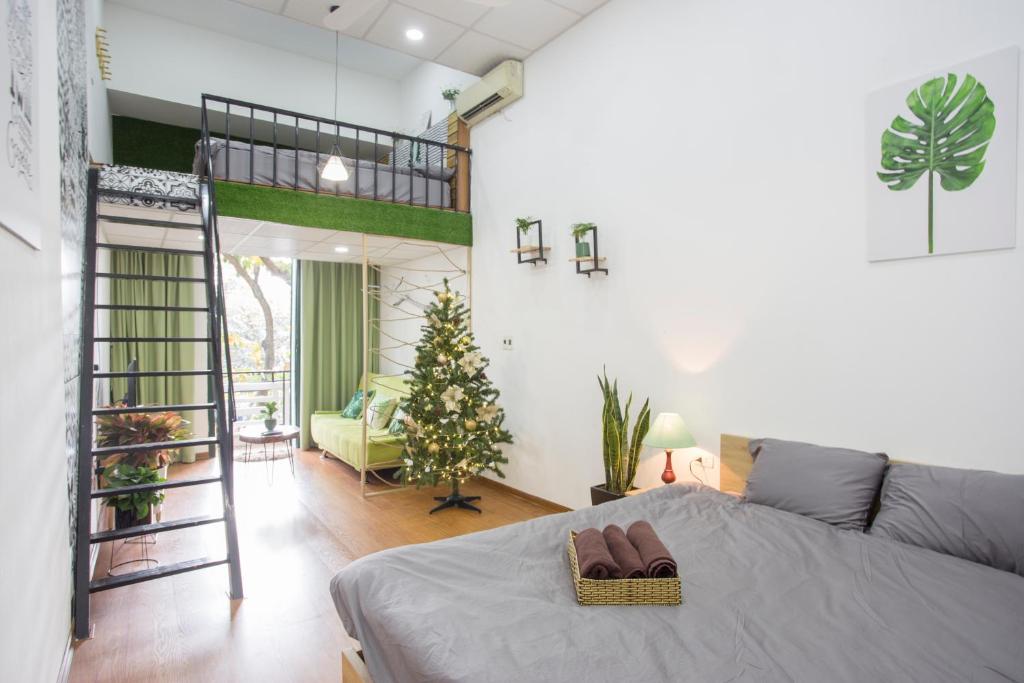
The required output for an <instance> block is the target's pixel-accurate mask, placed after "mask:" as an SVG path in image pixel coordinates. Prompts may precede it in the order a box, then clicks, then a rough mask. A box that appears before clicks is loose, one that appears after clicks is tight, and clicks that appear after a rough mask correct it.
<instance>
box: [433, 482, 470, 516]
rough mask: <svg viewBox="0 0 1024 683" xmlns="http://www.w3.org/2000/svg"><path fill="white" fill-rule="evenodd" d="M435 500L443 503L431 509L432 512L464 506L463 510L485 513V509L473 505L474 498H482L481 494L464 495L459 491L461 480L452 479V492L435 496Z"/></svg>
mask: <svg viewBox="0 0 1024 683" xmlns="http://www.w3.org/2000/svg"><path fill="white" fill-rule="evenodd" d="M434 500H437V501H440V502H441V504H440V505H438V506H437V507H435V508H434V509H433V510H431V511H430V514H434V513H435V512H437V511H438V510H447V509H448V508H462V509H463V510H476V511H477V512H479V513H481V514H483V510H481V509H480V508H478V507H477V506H475V505H471V503H472V502H473V501H474V500H480V496H464V495H462V494H461V493H459V480H458V479H455V480H454V481H452V492H451V493H449V494H448V495H447V496H434Z"/></svg>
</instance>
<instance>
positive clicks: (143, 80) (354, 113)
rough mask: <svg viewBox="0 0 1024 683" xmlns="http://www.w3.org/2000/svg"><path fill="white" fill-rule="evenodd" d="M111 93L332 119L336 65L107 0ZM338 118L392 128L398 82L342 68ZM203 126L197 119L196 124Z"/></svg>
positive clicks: (106, 13)
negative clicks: (223, 102) (223, 101)
mask: <svg viewBox="0 0 1024 683" xmlns="http://www.w3.org/2000/svg"><path fill="white" fill-rule="evenodd" d="M104 21H105V22H106V25H107V28H108V31H109V35H110V44H111V48H110V49H111V53H112V55H113V67H112V71H113V79H112V80H111V81H110V82H109V86H110V88H111V89H114V90H120V91H125V92H129V93H134V94H137V95H143V96H146V97H152V98H156V99H159V100H166V101H170V102H175V103H179V104H187V105H191V106H196V107H198V106H199V104H200V96H201V95H202V94H203V93H208V94H213V95H223V96H226V97H232V98H236V99H240V100H246V101H249V102H255V103H256V104H263V105H269V106H273V107H280V108H284V109H290V110H292V111H298V112H301V113H303V114H311V115H316V116H326V117H333V116H334V110H333V96H334V85H333V82H334V64H333V63H328V62H322V61H319V60H316V59H311V58H310V57H306V56H302V55H298V54H295V53H292V52H286V51H283V50H278V49H275V48H271V47H267V46H265V45H259V44H256V43H251V42H247V41H244V40H240V39H238V38H235V37H232V36H228V35H225V34H222V33H215V32H213V31H208V30H206V29H202V28H199V27H196V26H192V25H189V24H183V23H179V22H176V21H173V20H171V19H167V18H164V17H160V16H157V15H154V14H149V13H145V12H139V11H137V10H134V9H131V8H129V7H125V6H124V5H119V4H117V3H112V2H109V3H107V4H106V5H105V16H104ZM338 82H339V94H338V118H339V119H340V120H343V121H347V122H350V123H357V124H362V125H367V126H373V127H377V128H384V129H386V130H391V129H393V128H394V127H396V126H397V125H398V122H399V118H400V117H399V86H398V83H397V82H396V81H392V80H388V79H385V78H380V77H377V76H371V75H369V74H365V73H362V72H359V71H353V70H351V69H346V68H344V67H342V68H341V70H340V75H339V81H338ZM196 125H198V121H197V122H196Z"/></svg>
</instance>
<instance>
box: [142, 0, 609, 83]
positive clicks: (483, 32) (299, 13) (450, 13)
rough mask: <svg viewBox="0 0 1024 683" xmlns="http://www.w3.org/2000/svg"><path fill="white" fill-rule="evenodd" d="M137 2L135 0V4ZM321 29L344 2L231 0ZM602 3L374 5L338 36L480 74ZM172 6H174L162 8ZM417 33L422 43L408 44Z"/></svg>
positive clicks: (461, 0)
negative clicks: (417, 31)
mask: <svg viewBox="0 0 1024 683" xmlns="http://www.w3.org/2000/svg"><path fill="white" fill-rule="evenodd" d="M135 1H138V0H135ZM234 1H235V2H238V3H240V4H243V5H247V6H249V7H254V8H256V9H260V10H263V11H264V12H272V13H274V14H279V15H281V16H284V17H288V18H290V19H296V20H298V21H301V22H305V23H306V24H309V25H312V26H317V27H323V19H324V17H325V16H326V15H327V14H328V12H329V7H330V6H331V5H332V4H333V5H343V4H344V2H345V1H346V0H334V1H333V2H331V0H234ZM606 2H607V0H505V3H506V4H504V6H501V7H490V6H489V5H490V4H501V3H494V2H486V1H485V0H476V1H474V0H376V2H374V3H372V6H371V8H370V9H369V11H367V12H366V13H365V14H364V15H363V16H362V17H361V18H360V19H358V20H357V21H356V22H355V23H354V24H353V25H351V26H350V27H349V28H348V29H347V30H346V31H345V33H344V35H347V36H349V37H351V38H359V39H362V40H364V41H367V42H369V43H372V44H374V45H376V46H380V47H383V48H388V49H390V50H394V51H396V52H400V53H404V54H406V55H409V56H411V57H414V58H416V59H421V60H427V61H433V62H437V63H439V64H443V65H445V66H448V67H451V68H453V69H458V70H460V71H465V72H467V73H472V74H476V75H478V76H479V75H483V74H485V73H486V72H487V71H488V70H489V69H491V68H492V67H494V66H495V65H496V64H497V63H499V62H501V61H502V60H505V59H525V58H526V57H528V56H530V54H532V53H533V52H535V51H536V50H538V49H540V48H541V47H543V46H544V45H546V44H547V43H549V42H550V41H551V40H553V39H554V38H555V37H557V36H558V35H560V34H561V33H562V32H564V31H565V30H567V29H568V28H570V27H571V26H573V25H574V24H576V23H577V22H578V21H580V19H582V18H583V17H585V16H586V15H587V14H589V13H590V12H592V11H594V10H595V9H597V8H598V7H600V6H601V5H603V4H605V3H606ZM166 4H168V5H170V6H172V7H173V6H174V5H176V4H177V3H166ZM410 28H418V29H420V30H421V31H423V33H424V37H423V40H421V41H418V42H413V41H410V40H409V39H407V38H406V37H405V32H406V30H408V29H410Z"/></svg>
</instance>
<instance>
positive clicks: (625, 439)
mask: <svg viewBox="0 0 1024 683" xmlns="http://www.w3.org/2000/svg"><path fill="white" fill-rule="evenodd" d="M597 383H598V384H599V385H600V386H601V393H602V394H603V395H604V407H603V409H602V411H601V442H602V450H603V454H604V484H603V485H602V484H597V485H595V486H591V487H590V502H591V503H593V504H594V505H600V504H601V503H607V502H608V501H612V500H618V499H619V498H622V497H624V496H625V495H626V492H627V491H629V490H630V489H632V488H633V480H634V479H635V478H636V468H637V466H638V465H639V464H640V449H641V448H643V441H644V437H645V436H647V430H648V429H650V426H651V410H650V405H649V404H650V399H647V400H645V401H644V405H643V407H641V408H640V413H639V414H638V415H637V416H636V424H635V425H634V426H633V432H632V434H630V430H629V417H630V416H629V409H630V406H631V405H632V404H633V394H632V393H630V395H629V398H627V399H626V410H625V412H623V410H622V407H621V405H620V404H619V382H618V380H615V381H614V382H609V381H608V374H607V373H604V378H603V379H602V378H601V377H598V378H597Z"/></svg>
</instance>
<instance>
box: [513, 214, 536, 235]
mask: <svg viewBox="0 0 1024 683" xmlns="http://www.w3.org/2000/svg"><path fill="white" fill-rule="evenodd" d="M533 221H534V218H533V216H526V217H525V218H522V217H520V218H517V219H516V228H517V229H518V230H519V232H520V233H522V235H523V237H526V236H527V235H529V234H530V228H532V227H533Z"/></svg>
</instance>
